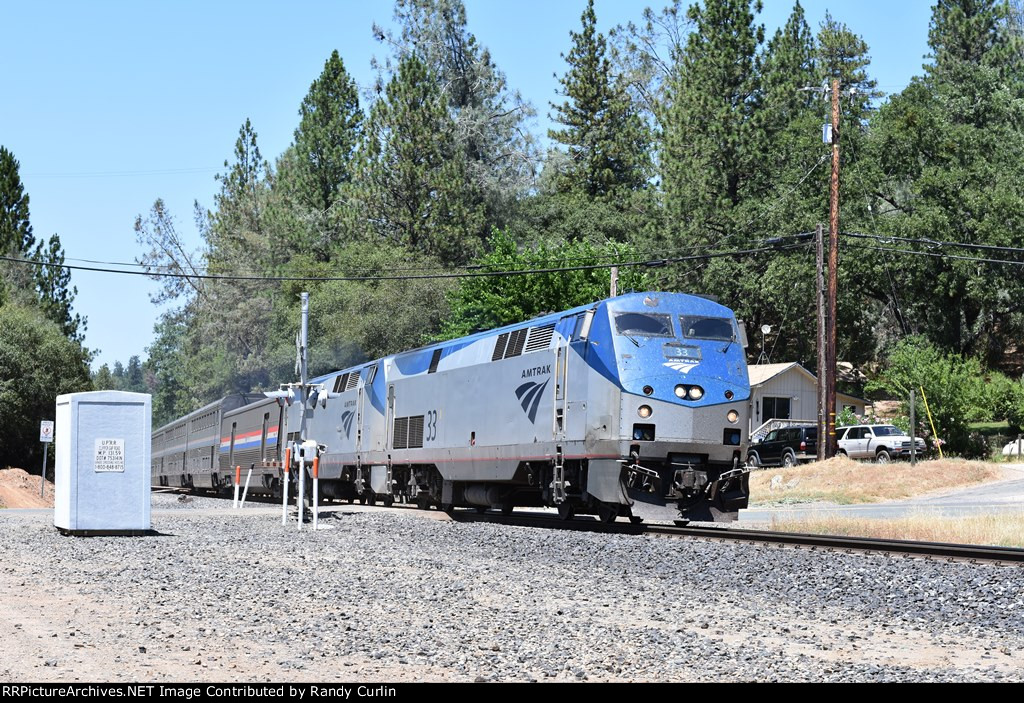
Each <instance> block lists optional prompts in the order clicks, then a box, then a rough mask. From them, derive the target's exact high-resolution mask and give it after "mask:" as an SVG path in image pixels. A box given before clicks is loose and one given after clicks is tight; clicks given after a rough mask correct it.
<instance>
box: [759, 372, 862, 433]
mask: <svg viewBox="0 0 1024 703" xmlns="http://www.w3.org/2000/svg"><path fill="white" fill-rule="evenodd" d="M747 370H748V372H749V374H750V427H749V432H750V437H751V440H753V439H755V438H756V437H757V436H758V435H759V434H761V433H760V432H758V430H760V429H761V428H764V427H765V426H766V425H768V423H771V422H772V421H773V420H785V421H788V422H778V423H775V425H776V426H778V425H782V424H809V425H816V424H818V379H817V377H816V376H815V375H814V374H813V373H811V372H810V371H808V370H807V369H805V368H804V367H803V366H801V365H800V364H798V363H796V362H795V361H793V362H790V363H788V364H756V365H753V366H749V367H747ZM866 405H867V402H866V401H865V400H863V399H861V398H856V397H854V396H852V395H846V394H845V393H836V412H842V411H843V409H845V408H851V409H852V410H853V412H854V413H856V414H857V415H863V414H864V408H865V406H866ZM768 429H770V426H769V427H768Z"/></svg>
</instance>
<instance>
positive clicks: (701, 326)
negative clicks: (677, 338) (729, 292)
mask: <svg viewBox="0 0 1024 703" xmlns="http://www.w3.org/2000/svg"><path fill="white" fill-rule="evenodd" d="M679 321H680V322H681V323H682V325H683V337H684V338H685V339H714V340H718V341H721V342H729V341H732V340H733V339H736V328H735V327H734V326H733V323H732V319H731V318H728V317H700V316H697V315H680V316H679Z"/></svg>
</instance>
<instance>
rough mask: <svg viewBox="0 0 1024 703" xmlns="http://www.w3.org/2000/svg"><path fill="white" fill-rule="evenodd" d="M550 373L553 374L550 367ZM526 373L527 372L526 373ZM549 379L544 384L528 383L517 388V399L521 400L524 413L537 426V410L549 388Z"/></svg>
mask: <svg viewBox="0 0 1024 703" xmlns="http://www.w3.org/2000/svg"><path fill="white" fill-rule="evenodd" d="M547 368H548V373H551V367H550V366H548V367H547ZM524 373H525V371H524ZM550 380H551V379H550V378H549V379H548V380H547V381H544V383H534V382H533V381H527V382H526V383H524V384H523V385H521V386H519V388H516V397H517V398H519V403H520V405H522V406H523V412H525V413H526V417H528V418H530V422H533V423H535V424H536V420H537V408H538V407H539V406H540V398H541V396H542V395H544V389H545V388H547V387H548V382H549V381H550Z"/></svg>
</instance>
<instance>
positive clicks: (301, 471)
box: [296, 449, 306, 530]
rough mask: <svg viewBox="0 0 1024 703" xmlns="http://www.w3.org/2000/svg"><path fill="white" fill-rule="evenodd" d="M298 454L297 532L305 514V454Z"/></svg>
mask: <svg viewBox="0 0 1024 703" xmlns="http://www.w3.org/2000/svg"><path fill="white" fill-rule="evenodd" d="M299 452H300V453H299V476H298V480H299V503H298V505H297V506H296V507H297V508H298V511H299V530H301V529H302V518H303V517H304V516H303V513H304V512H305V509H304V508H303V505H302V502H303V501H304V500H305V499H306V452H305V451H304V450H301V449H300V450H299Z"/></svg>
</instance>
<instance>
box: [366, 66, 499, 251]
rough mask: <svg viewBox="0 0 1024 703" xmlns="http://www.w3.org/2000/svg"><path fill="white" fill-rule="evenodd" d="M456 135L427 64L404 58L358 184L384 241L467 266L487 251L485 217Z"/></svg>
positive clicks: (373, 124)
mask: <svg viewBox="0 0 1024 703" xmlns="http://www.w3.org/2000/svg"><path fill="white" fill-rule="evenodd" d="M454 131H455V126H454V123H453V121H452V119H451V117H450V115H449V112H448V109H447V104H446V101H445V98H444V96H443V95H442V94H441V92H440V91H439V90H438V87H437V81H436V80H435V79H434V77H433V76H431V75H430V73H429V70H428V69H427V66H426V65H425V64H424V63H423V62H422V61H420V60H419V59H417V58H415V57H413V56H410V57H408V58H405V59H403V60H402V61H401V62H400V63H399V65H398V70H397V72H396V74H395V76H394V77H393V78H392V80H391V82H390V83H388V86H387V89H386V91H385V95H384V96H383V97H382V98H381V99H379V100H378V101H377V102H376V103H374V105H373V108H372V109H371V111H370V117H369V121H368V127H367V139H366V142H365V145H364V151H363V155H362V162H363V165H362V177H361V179H360V180H361V185H362V187H364V188H365V195H364V196H363V197H364V198H365V202H366V209H367V213H366V214H367V217H368V219H369V220H370V222H372V223H373V225H374V227H375V229H376V231H377V233H378V234H379V235H380V236H382V237H383V238H385V239H387V240H389V241H391V242H392V243H395V244H401V245H403V246H406V247H408V248H410V249H412V250H415V251H421V252H424V253H426V254H430V255H433V256H437V257H438V258H439V259H440V260H441V261H443V262H444V263H446V264H464V263H466V262H467V261H468V260H469V259H470V258H472V256H473V254H474V252H476V251H477V250H479V248H480V246H481V243H482V239H483V236H484V231H485V227H484V213H483V205H482V202H481V198H480V196H479V193H477V192H476V191H475V190H474V189H473V185H474V184H473V183H471V182H469V179H468V176H467V168H466V163H465V154H464V153H463V151H462V150H461V148H460V146H459V144H458V143H457V141H456V140H455V138H454Z"/></svg>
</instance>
